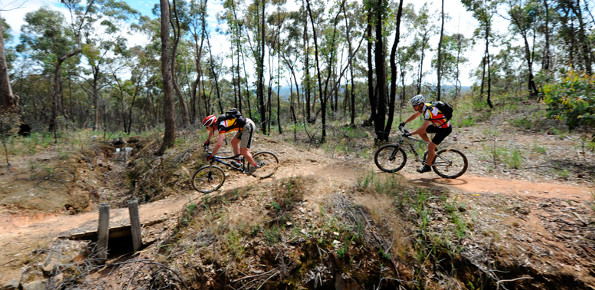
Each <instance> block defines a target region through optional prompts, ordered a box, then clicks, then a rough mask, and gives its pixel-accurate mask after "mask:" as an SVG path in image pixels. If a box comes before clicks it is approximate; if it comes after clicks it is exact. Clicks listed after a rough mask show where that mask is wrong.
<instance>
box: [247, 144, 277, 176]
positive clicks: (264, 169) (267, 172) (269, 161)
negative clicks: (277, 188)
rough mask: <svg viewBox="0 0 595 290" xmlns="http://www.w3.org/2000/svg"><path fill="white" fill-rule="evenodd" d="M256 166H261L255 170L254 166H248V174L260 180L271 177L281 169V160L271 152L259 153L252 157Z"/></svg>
mask: <svg viewBox="0 0 595 290" xmlns="http://www.w3.org/2000/svg"><path fill="white" fill-rule="evenodd" d="M252 157H253V158H254V161H256V164H258V166H260V168H257V169H256V170H254V168H252V167H253V166H252V164H248V172H252V176H255V177H259V178H267V177H271V176H272V175H273V174H275V172H276V171H277V168H279V158H277V156H276V155H275V154H273V153H271V152H267V151H263V152H258V153H256V154H254V155H253V156H252Z"/></svg>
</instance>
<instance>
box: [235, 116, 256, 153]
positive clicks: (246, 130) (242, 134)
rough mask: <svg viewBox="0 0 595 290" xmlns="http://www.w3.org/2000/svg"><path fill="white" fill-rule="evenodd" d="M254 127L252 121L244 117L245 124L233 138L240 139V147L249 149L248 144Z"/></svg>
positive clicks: (250, 142) (250, 141)
mask: <svg viewBox="0 0 595 290" xmlns="http://www.w3.org/2000/svg"><path fill="white" fill-rule="evenodd" d="M254 129H255V126H254V122H252V120H250V119H248V118H246V124H245V125H244V127H242V129H241V130H239V131H238V133H236V135H235V136H234V138H238V139H240V148H248V149H250V145H252V135H253V134H254Z"/></svg>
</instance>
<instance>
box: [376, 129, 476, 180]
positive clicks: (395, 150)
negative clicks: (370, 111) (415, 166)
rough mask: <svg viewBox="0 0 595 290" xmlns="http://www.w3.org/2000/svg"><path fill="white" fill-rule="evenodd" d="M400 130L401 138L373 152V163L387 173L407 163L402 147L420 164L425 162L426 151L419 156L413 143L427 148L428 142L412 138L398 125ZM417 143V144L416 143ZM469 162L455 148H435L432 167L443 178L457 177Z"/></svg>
mask: <svg viewBox="0 0 595 290" xmlns="http://www.w3.org/2000/svg"><path fill="white" fill-rule="evenodd" d="M399 130H400V131H401V133H402V134H401V138H399V140H398V141H397V142H396V143H395V144H387V145H384V146H382V147H380V148H378V150H376V153H375V154H374V163H376V166H378V168H380V170H382V171H384V172H388V173H394V172H397V171H399V170H401V169H403V167H404V166H405V163H407V154H405V150H404V149H410V151H411V152H413V154H414V155H415V161H417V162H420V163H421V164H422V165H423V164H425V161H426V157H427V155H428V152H427V151H426V152H424V153H423V158H420V155H421V154H418V152H417V151H418V150H415V147H414V145H420V144H421V145H422V146H425V148H427V145H428V142H426V141H424V140H421V139H416V138H412V137H411V136H410V135H411V134H410V133H409V132H407V130H405V128H403V127H399ZM416 143H417V144H416ZM468 166H469V163H468V161H467V157H466V156H465V154H463V153H462V152H461V151H459V150H456V149H442V150H438V148H436V157H435V158H434V162H432V169H433V170H434V172H436V174H438V175H439V176H441V177H444V178H451V179H452V178H457V177H459V176H461V175H463V174H464V173H465V171H467V167H468Z"/></svg>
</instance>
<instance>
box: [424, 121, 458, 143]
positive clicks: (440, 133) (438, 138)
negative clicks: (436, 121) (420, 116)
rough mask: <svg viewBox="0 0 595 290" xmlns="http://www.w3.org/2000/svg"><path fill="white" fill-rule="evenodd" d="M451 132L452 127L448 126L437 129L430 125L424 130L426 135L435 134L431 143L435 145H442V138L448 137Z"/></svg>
mask: <svg viewBox="0 0 595 290" xmlns="http://www.w3.org/2000/svg"><path fill="white" fill-rule="evenodd" d="M451 132H452V126H448V127H447V128H437V127H436V126H434V125H430V126H428V128H426V133H436V135H434V138H432V143H434V144H436V145H438V144H440V143H442V141H443V140H444V138H446V136H448V135H450V133H451Z"/></svg>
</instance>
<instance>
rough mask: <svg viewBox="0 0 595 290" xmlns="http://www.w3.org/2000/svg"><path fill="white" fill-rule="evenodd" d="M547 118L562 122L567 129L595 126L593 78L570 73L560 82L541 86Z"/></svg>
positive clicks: (594, 87)
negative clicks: (546, 107)
mask: <svg viewBox="0 0 595 290" xmlns="http://www.w3.org/2000/svg"><path fill="white" fill-rule="evenodd" d="M542 92H543V94H544V95H545V99H544V101H545V103H546V104H547V106H548V111H547V116H548V117H551V118H556V119H558V120H563V121H565V122H566V124H567V125H568V128H570V129H574V128H576V127H579V126H587V127H594V126H595V76H589V75H584V74H581V73H578V72H575V71H570V72H568V74H567V75H566V76H565V77H564V78H563V79H562V80H561V81H560V82H555V83H549V84H546V85H545V86H543V88H542Z"/></svg>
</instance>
